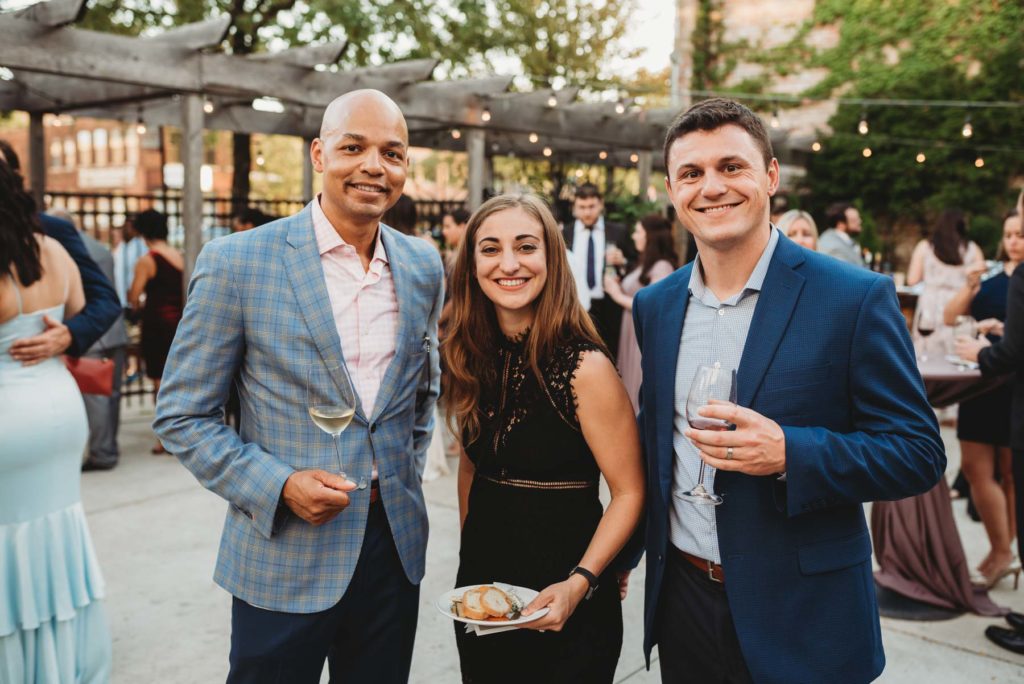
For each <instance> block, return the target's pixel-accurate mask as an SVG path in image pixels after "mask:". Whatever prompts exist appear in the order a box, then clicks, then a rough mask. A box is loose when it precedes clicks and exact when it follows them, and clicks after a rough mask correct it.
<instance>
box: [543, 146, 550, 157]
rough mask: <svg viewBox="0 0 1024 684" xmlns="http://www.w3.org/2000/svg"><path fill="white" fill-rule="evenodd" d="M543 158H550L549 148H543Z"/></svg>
mask: <svg viewBox="0 0 1024 684" xmlns="http://www.w3.org/2000/svg"><path fill="white" fill-rule="evenodd" d="M544 156H545V157H550V156H551V148H550V147H545V148H544Z"/></svg>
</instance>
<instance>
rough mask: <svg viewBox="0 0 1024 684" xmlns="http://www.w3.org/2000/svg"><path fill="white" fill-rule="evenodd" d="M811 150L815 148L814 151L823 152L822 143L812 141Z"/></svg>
mask: <svg viewBox="0 0 1024 684" xmlns="http://www.w3.org/2000/svg"><path fill="white" fill-rule="evenodd" d="M811 150H813V151H814V152H821V143H820V142H818V141H817V140H815V141H814V142H813V143H811Z"/></svg>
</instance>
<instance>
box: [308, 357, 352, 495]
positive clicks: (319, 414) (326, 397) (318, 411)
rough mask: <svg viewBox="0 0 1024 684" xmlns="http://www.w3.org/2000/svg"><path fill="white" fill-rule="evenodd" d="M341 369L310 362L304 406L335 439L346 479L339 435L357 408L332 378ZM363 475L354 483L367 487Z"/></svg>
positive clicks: (310, 415) (342, 472)
mask: <svg viewBox="0 0 1024 684" xmlns="http://www.w3.org/2000/svg"><path fill="white" fill-rule="evenodd" d="M339 372H342V371H341V370H340V369H334V370H332V369H329V368H327V367H325V366H316V365H314V366H311V367H310V369H309V375H308V377H307V378H306V410H307V411H309V417H310V418H312V419H313V423H315V424H316V426H317V427H318V428H320V429H321V430H323V431H324V432H326V433H327V434H328V435H330V436H331V440H332V441H333V442H334V453H335V454H336V455H337V457H338V475H341V476H342V477H343V478H345V479H346V480H347V479H349V477H348V474H347V473H346V472H345V465H344V463H343V462H342V459H341V446H340V445H339V443H338V437H339V436H340V435H341V433H342V432H344V431H345V428H347V427H348V426H349V424H350V423H351V422H352V418H353V417H354V416H355V415H356V408H355V406H352V405H351V404H350V403H349V402H348V401H346V400H345V399H344V398H343V397H342V396H341V391H340V390H339V388H338V386H337V385H336V384H335V382H334V377H335V376H336V375H337V374H338V373H339ZM366 485H367V482H366V477H360V478H359V482H358V483H357V487H358V488H359V489H366Z"/></svg>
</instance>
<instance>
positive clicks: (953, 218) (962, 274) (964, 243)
mask: <svg viewBox="0 0 1024 684" xmlns="http://www.w3.org/2000/svg"><path fill="white" fill-rule="evenodd" d="M984 261H985V256H984V255H983V254H982V253H981V248H979V247H978V245H976V244H974V243H973V242H970V241H969V240H968V239H967V220H966V218H965V217H964V213H963V212H962V211H960V210H959V209H946V210H945V211H943V212H942V213H941V214H939V218H938V220H937V221H936V222H935V230H934V231H933V232H932V235H931V237H930V238H927V239H924V240H921V241H920V242H918V243H917V246H916V247H914V252H913V254H912V255H911V257H910V267H909V268H908V269H907V285H916V284H918V283H922V282H923V283H924V289H923V290H921V295H920V296H919V297H918V299H917V312H916V315H915V318H916V321H917V324H916V325H915V326H914V330H913V331H912V332H913V335H914V339H915V341H916V342H917V343H918V344H919V345H920V346H921V347H922V348H924V346H925V339H924V338H925V337H929V336H930V337H929V339H928V340H927V342H928V345H929V346H931V345H934V346H935V347H936V348H938V349H948V348H949V347H951V346H952V343H953V330H952V329H951V328H946V327H944V326H943V325H942V319H943V312H944V310H945V308H946V304H948V303H949V300H950V299H952V298H953V295H955V294H956V293H957V291H958V290H959V289H960V288H962V287H963V286H964V282H965V281H966V279H967V269H969V268H970V267H971V266H973V265H975V264H979V263H984ZM921 330H925V331H932V332H927V333H926V334H925V335H922V333H921Z"/></svg>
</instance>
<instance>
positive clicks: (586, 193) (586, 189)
mask: <svg viewBox="0 0 1024 684" xmlns="http://www.w3.org/2000/svg"><path fill="white" fill-rule="evenodd" d="M595 197H596V198H597V199H604V198H603V197H601V191H600V190H598V189H597V186H596V185H594V184H593V183H584V184H583V185H581V186H580V187H578V188H576V193H575V194H574V195H573V197H572V201H573V202H575V201H576V200H581V199H593V198H595Z"/></svg>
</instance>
